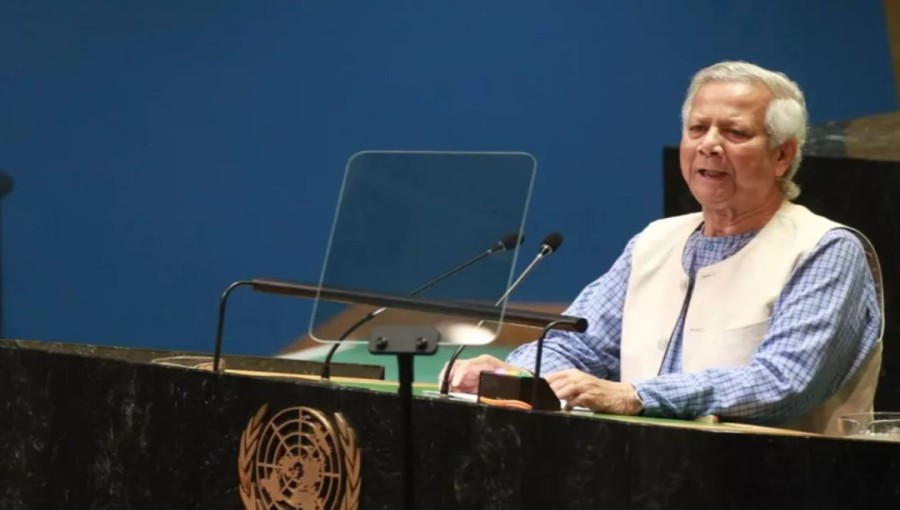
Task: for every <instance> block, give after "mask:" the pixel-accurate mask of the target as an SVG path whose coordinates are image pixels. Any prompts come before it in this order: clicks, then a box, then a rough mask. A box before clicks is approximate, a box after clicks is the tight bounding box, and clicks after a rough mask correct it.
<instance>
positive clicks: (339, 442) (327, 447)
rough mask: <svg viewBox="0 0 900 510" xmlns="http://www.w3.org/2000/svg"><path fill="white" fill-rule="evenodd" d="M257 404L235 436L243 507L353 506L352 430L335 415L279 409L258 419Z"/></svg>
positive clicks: (262, 411)
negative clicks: (332, 416) (236, 436)
mask: <svg viewBox="0 0 900 510" xmlns="http://www.w3.org/2000/svg"><path fill="white" fill-rule="evenodd" d="M268 409H269V406H268V405H263V406H262V407H260V408H259V411H257V412H256V415H255V416H254V417H253V418H251V419H250V421H249V422H248V423H247V428H245V429H244V432H243V434H241V446H240V452H239V453H238V478H239V480H240V493H241V499H242V500H243V501H244V508H246V509H247V510H356V509H357V507H358V506H359V492H360V486H361V482H360V476H359V470H360V462H359V448H358V447H357V445H356V434H355V433H354V431H353V429H352V428H351V427H350V425H348V424H347V421H346V420H345V419H344V417H343V416H342V415H341V413H335V414H334V419H333V420H331V419H329V418H328V416H327V415H326V414H325V413H323V412H322V411H319V410H318V409H313V408H310V407H291V408H288V409H284V410H283V411H281V412H279V413H278V414H276V415H275V416H273V417H272V419H270V420H269V421H264V419H265V417H266V414H267V412H268Z"/></svg>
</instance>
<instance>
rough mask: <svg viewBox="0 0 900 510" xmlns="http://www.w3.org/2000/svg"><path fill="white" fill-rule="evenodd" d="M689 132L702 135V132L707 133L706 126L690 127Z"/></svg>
mask: <svg viewBox="0 0 900 510" xmlns="http://www.w3.org/2000/svg"><path fill="white" fill-rule="evenodd" d="M688 131H690V132H691V133H702V132H704V131H706V126H701V125H694V126H690V127H688Z"/></svg>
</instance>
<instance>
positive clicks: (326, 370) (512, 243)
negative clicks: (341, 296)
mask: <svg viewBox="0 0 900 510" xmlns="http://www.w3.org/2000/svg"><path fill="white" fill-rule="evenodd" d="M524 241H525V236H523V235H520V234H519V233H518V232H510V233H509V234H507V235H505V236H503V237H502V238H501V239H500V240H499V241H497V243H496V244H494V246H492V247H491V248H490V249H488V250H486V251H483V252H481V253H479V254H478V255H476V256H474V257H472V258H471V259H469V260H467V261H465V262H463V263H462V264H460V265H458V266H456V267H454V268H453V269H451V270H449V271H447V272H445V273H443V274H441V275H439V276H437V277H436V278H434V279H432V280H429V281H427V282H425V283H424V284H422V285H420V286H419V287H416V288H415V289H413V290H412V291H410V292H409V294H408V295H409V296H415V295H418V294H419V293H421V292H424V291H425V290H428V289H430V288H431V287H433V286H435V285H437V284H438V283H440V282H442V281H444V280H446V279H447V278H449V277H451V276H453V275H455V274H456V273H458V272H460V271H462V270H464V269H466V268H467V267H469V266H471V265H472V264H475V263H476V262H479V261H481V260H482V259H485V258H487V257H489V256H491V255H493V254H495V253H498V252H502V251H507V250H512V249H515V248H516V247H517V246H519V245H521V244H522V243H523V242H524ZM385 310H387V308H386V307H381V308H377V309H375V310H373V311H371V312H369V313H368V314H366V315H364V316H363V317H362V318H361V319H359V320H358V321H356V322H354V323H353V324H352V325H351V326H350V327H349V328H347V329H346V330H345V331H344V332H343V333H341V335H340V336H339V337H338V338H337V341H336V342H335V343H334V345H332V346H331V349H329V350H328V354H327V355H326V356H325V361H324V362H323V364H322V372H321V374H320V375H321V378H322V379H324V380H328V379H330V378H331V359H332V358H333V357H334V354H335V353H336V352H337V350H338V348H339V347H340V346H341V343H342V342H343V341H344V340H346V339H347V337H349V336H350V335H351V334H352V333H353V332H354V331H356V330H357V329H359V328H360V327H361V326H362V325H363V324H365V323H367V322H369V321H370V320H372V319H374V318H375V317H378V316H379V315H381V314H382V313H383V312H384V311H385Z"/></svg>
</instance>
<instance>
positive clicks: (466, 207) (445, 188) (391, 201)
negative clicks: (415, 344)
mask: <svg viewBox="0 0 900 510" xmlns="http://www.w3.org/2000/svg"><path fill="white" fill-rule="evenodd" d="M535 167H536V161H535V159H534V158H533V157H532V156H531V155H530V154H526V153H516V152H508V153H507V152H401V151H382V152H379V151H366V152H360V153H357V154H355V155H354V156H353V157H351V158H350V160H349V162H348V163H347V168H346V172H345V175H344V182H343V186H342V189H341V194H340V197H339V199H338V207H337V211H336V213H335V218H334V225H333V227H332V233H331V238H330V240H329V244H328V250H327V252H326V257H325V263H324V266H323V269H322V276H321V280H320V284H321V287H322V288H327V287H331V288H340V289H348V290H359V291H366V292H373V293H380V294H388V295H392V296H399V297H407V296H412V295H414V296H415V297H416V298H419V299H424V300H428V301H442V302H454V303H475V304H480V305H486V306H490V307H491V308H490V313H491V315H490V317H488V318H487V319H486V320H476V319H467V318H464V317H460V316H455V315H446V314H436V313H426V312H419V311H412V310H409V309H405V308H402V307H401V308H396V307H395V308H388V309H384V310H380V309H379V307H377V306H369V305H360V304H343V303H335V302H329V301H326V300H324V299H317V300H316V302H315V305H314V308H313V315H312V320H311V324H310V333H311V336H312V337H313V338H315V339H317V340H320V341H335V340H339V339H341V338H342V337H345V338H346V341H367V340H368V338H369V335H370V333H371V331H372V328H373V327H377V326H388V325H390V326H408V325H427V326H435V327H436V328H437V329H438V331H440V332H441V336H442V339H441V341H442V343H460V342H462V343H476V344H478V343H488V342H490V341H491V340H493V338H494V337H496V334H497V333H498V332H499V328H500V324H501V322H502V316H503V310H504V307H505V306H504V305H505V301H502V300H501V297H502V296H503V294H504V291H505V290H506V288H507V287H508V285H509V284H510V283H511V280H512V273H513V269H514V267H515V259H516V255H517V253H518V245H519V243H518V241H519V240H520V236H521V232H522V230H523V226H524V221H525V212H526V210H527V208H528V201H529V198H530V196H531V188H532V183H533V182H534V174H535ZM501 246H504V247H505V248H503V249H498V248H500V247H501ZM506 248H508V249H506ZM488 253H490V254H488ZM460 266H465V268H463V269H461V270H459V271H458V272H455V273H453V274H451V275H449V276H446V275H447V273H449V272H452V271H453V270H454V269H458V268H460ZM442 275H445V276H446V277H444V278H441V277H442ZM435 280H439V281H437V282H436V283H434V282H435ZM432 283H433V284H432ZM430 284H431V285H430ZM499 301H502V302H499ZM494 311H495V313H494Z"/></svg>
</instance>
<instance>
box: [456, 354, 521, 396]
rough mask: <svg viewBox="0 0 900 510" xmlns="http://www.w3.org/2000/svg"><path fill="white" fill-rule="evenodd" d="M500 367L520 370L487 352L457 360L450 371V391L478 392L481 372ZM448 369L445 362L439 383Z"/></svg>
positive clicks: (515, 370)
mask: <svg viewBox="0 0 900 510" xmlns="http://www.w3.org/2000/svg"><path fill="white" fill-rule="evenodd" d="M498 368H503V369H506V370H511V371H514V372H518V371H520V369H519V368H517V367H514V366H512V365H510V364H509V363H504V362H502V361H500V360H499V359H497V358H495V357H493V356H488V355H487V354H482V355H481V356H477V357H474V358H471V359H459V360H456V363H454V364H453V369H452V370H451V371H450V391H461V392H465V393H476V392H477V391H478V377H479V375H480V374H481V372H482V371H484V370H496V369H498ZM446 370H447V365H446V364H444V368H443V369H441V373H440V375H438V383H439V384H440V382H441V381H443V380H444V372H445V371H446Z"/></svg>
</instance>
